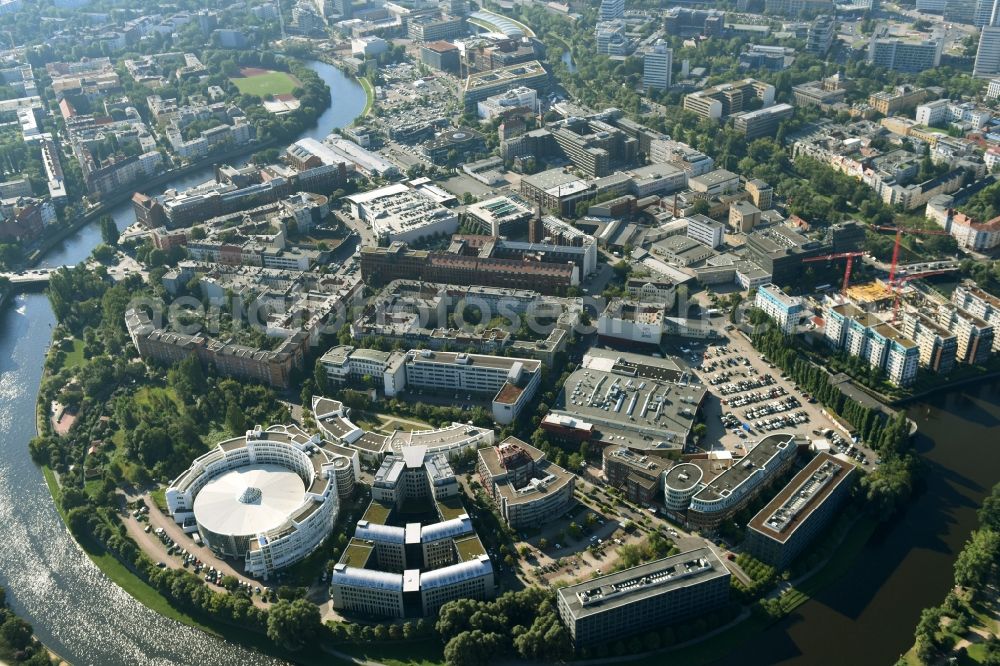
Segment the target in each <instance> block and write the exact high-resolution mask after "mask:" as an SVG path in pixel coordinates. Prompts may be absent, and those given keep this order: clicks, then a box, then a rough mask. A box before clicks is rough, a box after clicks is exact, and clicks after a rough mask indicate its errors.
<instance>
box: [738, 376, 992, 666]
mask: <svg viewBox="0 0 1000 666" xmlns="http://www.w3.org/2000/svg"><path fill="white" fill-rule="evenodd" d="M909 416H910V418H912V419H914V420H915V421H916V422H917V424H918V426H919V431H918V434H917V438H916V442H915V444H916V450H917V451H918V452H919V453H920V455H921V456H922V457H923V460H924V462H925V474H924V487H923V489H922V491H921V492H920V494H919V495H918V496H917V497H916V498H915V500H914V502H913V503H912V504H911V506H910V507H909V509H908V510H907V511H906V513H905V514H904V515H903V516H902V517H901V518H900V519H899V520H897V521H895V522H894V523H892V524H890V525H889V526H887V527H886V528H884V529H882V530H880V531H879V532H878V533H876V535H875V536H874V538H873V539H872V540H871V541H870V542H869V543H868V545H867V546H866V547H865V548H864V549H863V550H862V552H861V555H860V557H859V558H858V559H857V561H856V562H855V563H854V564H853V565H852V566H851V568H850V570H849V571H848V572H847V574H846V575H845V576H844V578H843V580H842V581H840V582H838V583H836V584H834V585H831V586H830V587H828V588H827V589H825V590H823V591H822V592H821V593H820V594H819V595H817V597H816V598H814V599H813V600H811V601H809V602H807V603H805V604H803V605H802V606H800V607H799V608H798V609H797V610H796V611H795V612H794V613H793V614H792V615H791V616H790V617H788V618H786V619H785V620H783V621H782V622H780V623H779V624H777V625H776V626H775V627H774V628H772V629H771V630H769V631H766V632H764V633H763V634H761V635H760V636H757V637H756V638H754V639H753V640H752V641H750V642H749V643H748V644H746V645H743V646H741V648H740V651H739V655H738V656H735V655H734V656H733V657H732V658H729V659H726V660H723V661H722V662H720V663H722V664H727V665H730V664H731V665H732V666H736V665H737V664H739V666H747V665H748V664H789V665H792V664H794V665H796V666H798V665H802V666H805V665H807V664H808V666H817V665H823V664H831V665H840V664H885V665H888V664H893V663H895V662H896V660H897V658H898V657H899V656H900V655H901V654H902V653H903V652H905V651H906V650H908V649H909V648H910V646H911V645H912V644H913V630H914V629H915V628H916V625H917V620H918V619H919V617H920V611H921V610H922V609H923V608H926V607H927V606H934V605H937V604H940V603H941V602H942V601H943V600H944V597H945V595H946V594H947V593H948V590H949V589H951V585H952V565H953V564H954V561H955V556H956V555H957V553H958V551H959V550H961V548H962V545H963V544H964V543H965V541H966V539H968V537H969V533H970V532H971V531H972V529H973V528H975V526H976V524H977V521H976V510H977V509H978V507H979V505H980V504H981V503H982V500H983V497H984V496H985V495H986V494H987V493H988V492H989V490H990V488H992V487H993V485H994V484H995V483H997V482H998V481H1000V441H998V440H997V432H1000V430H998V429H1000V385H998V384H993V385H988V384H986V385H981V386H978V387H972V388H969V389H966V390H962V391H956V392H955V393H951V394H942V395H939V396H937V397H934V398H932V399H930V400H928V401H927V402H925V403H921V404H918V405H915V406H914V407H913V408H912V409H910V412H909Z"/></svg>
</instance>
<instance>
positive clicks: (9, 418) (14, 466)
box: [0, 62, 365, 666]
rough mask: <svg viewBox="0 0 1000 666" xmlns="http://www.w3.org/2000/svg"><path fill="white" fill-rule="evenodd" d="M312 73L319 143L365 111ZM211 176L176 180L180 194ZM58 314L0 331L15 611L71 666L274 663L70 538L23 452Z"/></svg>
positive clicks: (66, 257) (1, 513) (10, 587)
mask: <svg viewBox="0 0 1000 666" xmlns="http://www.w3.org/2000/svg"><path fill="white" fill-rule="evenodd" d="M310 67H311V68H312V69H313V70H314V71H315V72H316V73H317V74H319V75H320V77H321V78H322V79H323V80H324V81H325V82H326V83H327V85H329V86H330V91H331V98H332V105H331V107H330V108H329V109H327V110H326V112H325V113H323V115H322V116H321V117H320V118H319V121H318V123H317V125H316V126H315V127H313V128H311V129H309V130H306V131H305V132H304V133H303V134H302V136H303V137H305V136H309V137H314V138H317V139H322V138H323V137H325V136H326V135H327V134H328V133H329V132H330V130H332V129H334V128H336V127H343V126H345V125H347V124H349V123H351V122H352V121H353V119H354V118H355V117H356V116H357V115H358V114H359V113H360V112H361V111H362V109H364V106H365V93H364V91H363V90H362V88H361V86H359V85H358V84H357V83H355V82H354V81H352V80H350V79H348V78H347V77H346V76H344V74H343V73H341V72H340V70H338V69H337V68H335V67H333V66H331V65H328V64H325V63H321V62H313V63H310ZM211 177H212V170H211V169H205V170H204V171H202V172H200V173H195V174H191V175H189V176H187V177H185V178H179V179H177V180H175V181H173V182H171V183H170V184H169V185H168V186H165V187H164V189H166V187H175V188H185V187H189V186H191V185H194V184H197V183H201V182H204V181H206V180H209V179H210V178H211ZM112 215H113V217H114V218H115V222H116V223H117V224H118V227H119V228H124V227H125V226H128V225H129V224H131V223H132V222H134V216H133V214H132V207H131V204H129V203H126V204H123V205H121V206H119V207H117V208H116V209H115V210H114V211H113V212H112ZM100 240H101V233H100V229H99V225H96V224H92V225H90V226H88V227H86V228H84V229H82V230H80V232H79V233H77V234H76V235H74V236H72V237H71V238H69V239H67V240H66V241H65V242H64V243H63V244H62V245H61V246H60V247H58V248H56V249H55V250H54V251H53V252H51V253H50V254H49V255H47V256H46V257H45V262H44V265H49V266H58V265H62V264H75V263H77V262H79V261H82V260H83V259H85V258H86V257H87V256H88V255H89V254H90V252H91V250H92V249H93V248H94V246H96V245H97V244H98V243H99V242H100ZM54 325H55V318H54V316H53V314H52V310H51V309H50V308H49V303H48V300H47V298H46V297H45V296H44V295H41V294H28V295H25V296H21V297H19V298H18V299H17V302H16V303H15V304H14V305H13V307H11V308H9V309H8V310H7V311H6V312H5V313H4V314H3V315H2V325H0V432H2V433H3V438H2V439H0V525H2V526H3V534H2V535H0V585H3V586H4V587H6V588H7V598H8V600H9V601H10V603H11V605H12V606H13V608H14V609H15V610H16V611H17V612H18V613H19V614H21V615H22V616H23V617H25V618H26V619H27V620H28V621H29V622H31V623H32V624H33V625H34V627H35V633H36V634H37V635H38V637H39V638H40V639H41V640H42V641H43V642H45V643H46V644H47V645H48V646H49V647H51V648H52V649H53V650H55V651H56V652H57V653H59V654H60V655H62V656H63V657H64V658H66V659H67V660H68V661H70V662H72V663H73V664H99V665H100V666H112V665H117V664H122V665H125V664H129V665H134V664H164V665H166V664H171V665H172V664H193V665H194V664H197V665H204V664H213V665H215V664H233V665H234V666H235V665H237V664H239V665H257V664H274V663H279V662H277V661H275V660H273V659H270V658H268V657H266V656H263V655H260V654H258V653H254V652H251V651H249V650H246V649H244V648H242V647H240V646H238V645H233V644H231V643H227V642H224V641H222V640H218V639H216V638H213V637H211V636H208V635H207V634H204V633H202V632H200V631H198V630H196V629H192V628H190V627H186V626H184V625H181V624H179V623H177V622H174V621H173V620H168V619H166V618H164V617H162V616H160V615H158V614H157V613H155V612H153V611H151V610H149V609H148V608H146V607H145V606H143V605H142V604H140V603H139V602H138V601H136V600H135V599H133V598H132V597H131V596H129V595H128V593H126V592H124V591H123V590H122V589H121V588H119V587H118V586H117V585H115V584H114V583H112V582H111V581H110V580H108V578H106V577H105V576H104V574H103V573H101V571H100V570H99V569H98V568H97V567H96V566H94V564H93V563H92V562H91V561H90V559H88V558H87V556H86V555H85V554H84V553H83V551H81V550H80V548H79V547H78V546H77V545H76V543H75V542H74V541H73V540H72V538H70V535H69V532H68V531H67V530H66V528H65V526H64V525H63V523H62V521H61V520H60V518H59V515H58V514H57V513H56V510H55V507H54V506H53V503H52V499H51V497H50V495H49V492H48V489H47V487H46V485H45V481H44V479H43V477H42V474H41V471H40V470H39V469H38V468H37V467H36V466H35V465H34V463H32V461H31V458H30V457H29V455H28V447H27V445H28V440H29V439H31V437H33V436H34V434H35V424H34V412H35V397H36V394H37V392H38V385H39V381H40V378H41V374H42V364H43V363H44V359H45V352H46V348H47V346H48V343H49V338H50V336H51V333H52V326H54Z"/></svg>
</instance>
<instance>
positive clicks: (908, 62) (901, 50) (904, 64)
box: [868, 33, 982, 76]
mask: <svg viewBox="0 0 1000 666" xmlns="http://www.w3.org/2000/svg"><path fill="white" fill-rule="evenodd" d="M877 35H878V33H876V34H875V35H873V36H872V38H871V42H869V44H868V62H869V63H870V64H872V65H876V66H877V67H885V68H887V69H892V70H896V71H897V72H907V73H913V74H916V73H918V72H922V71H924V70H925V69H933V68H934V67H937V66H939V65H940V64H941V48H942V44H943V40H942V39H924V40H919V41H917V40H908V39H902V38H899V37H880V36H877ZM980 50H982V40H980ZM977 62H978V58H977ZM978 75H979V74H977V76H978Z"/></svg>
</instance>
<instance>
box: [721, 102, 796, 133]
mask: <svg viewBox="0 0 1000 666" xmlns="http://www.w3.org/2000/svg"><path fill="white" fill-rule="evenodd" d="M794 111H795V110H794V109H793V108H792V106H791V104H775V105H774V106H769V107H767V108H766V109H757V110H756V111H744V112H742V113H737V114H735V115H734V116H733V129H735V130H736V131H737V132H739V133H741V134H743V135H744V136H745V137H746V140H747V141H753V140H754V139H759V138H761V137H764V136H768V137H773V136H774V135H775V133H776V132H777V131H778V126H779V125H780V124H781V122H782V121H784V120H788V119H789V118H791V117H792V113H793V112H794Z"/></svg>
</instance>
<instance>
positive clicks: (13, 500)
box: [0, 63, 1000, 666]
mask: <svg viewBox="0 0 1000 666" xmlns="http://www.w3.org/2000/svg"><path fill="white" fill-rule="evenodd" d="M312 67H313V69H314V70H315V71H316V72H317V73H318V74H319V75H320V76H321V77H322V78H323V79H324V80H325V81H326V83H327V84H328V85H329V86H330V89H331V92H332V98H333V106H332V107H331V108H330V109H328V110H327V111H326V112H325V113H324V114H323V115H322V117H321V118H320V120H319V123H318V126H317V127H315V128H313V129H311V130H308V131H306V132H305V133H304V134H303V136H311V137H315V138H323V137H324V136H326V134H327V133H328V132H329V131H330V130H331V129H332V128H334V127H340V126H344V125H346V124H348V123H350V122H351V121H352V120H353V118H354V117H355V116H356V115H357V114H358V113H359V112H360V111H361V110H362V109H363V108H364V104H365V95H364V92H363V91H362V89H361V88H360V86H358V85H357V84H355V83H353V82H352V81H350V80H349V79H347V78H346V77H345V76H344V75H343V74H341V72H340V71H338V70H337V69H335V68H333V67H331V66H329V65H325V64H322V63H313V64H312ZM209 178H211V170H205V171H204V172H202V173H199V174H194V175H191V176H189V177H187V178H182V179H178V180H177V181H175V182H173V183H171V184H170V186H171V187H177V188H184V187H187V186H190V185H193V184H196V183H199V182H203V181H205V180H207V179H209ZM113 215H114V218H115V220H116V222H117V223H118V226H119V227H124V226H126V225H128V224H129V223H131V222H132V212H131V207H130V206H129V205H127V204H126V205H123V206H120V207H119V208H118V209H116V210H115V211H114V213H113ZM99 242H100V230H99V229H98V227H97V225H91V226H89V227H87V228H85V229H83V230H81V231H80V232H79V233H78V234H76V235H75V236H73V237H72V238H70V239H68V240H67V241H66V242H65V243H64V244H63V246H62V247H60V248H58V249H57V250H55V251H54V252H52V253H51V254H50V255H49V256H48V257H46V262H45V263H46V264H47V265H60V264H66V263H76V262H79V261H81V260H83V259H84V258H86V257H87V255H88V254H89V253H90V251H91V250H92V249H93V247H94V246H95V245H97V243H99ZM2 316H3V322H2V326H0V432H2V433H3V434H4V437H3V438H2V440H0V525H2V526H3V528H4V529H3V534H2V538H0V584H2V585H4V586H5V587H6V588H7V590H8V598H9V599H10V601H11V605H12V606H13V607H14V609H15V610H16V611H17V612H18V613H20V614H22V615H23V616H24V617H26V618H27V619H28V620H29V621H30V622H31V623H32V624H33V625H34V626H35V631H36V633H37V634H38V636H39V637H40V638H41V639H42V640H43V641H44V642H45V643H47V644H48V645H49V646H50V647H52V649H54V650H55V651H57V652H58V653H60V654H62V655H63V656H64V657H65V658H66V659H68V660H70V661H71V662H73V663H74V664H98V665H100V666H105V665H118V664H123V665H124V664H130V665H131V664H164V665H166V664H192V665H195V664H197V665H199V666H201V665H203V664H213V665H215V664H233V665H236V664H240V665H244V664H246V665H257V664H272V663H277V662H275V661H274V660H272V659H269V658H267V657H265V656H262V655H259V654H257V653H253V652H250V651H248V650H246V649H244V648H242V647H240V646H237V645H232V644H229V643H226V642H223V641H221V640H217V639H215V638H212V637H210V636H207V635H205V634H203V633H201V632H199V631H197V630H195V629H191V628H188V627H185V626H183V625H180V624H178V623H176V622H173V621H171V620H168V619H166V618H163V617H161V616H160V615H158V614H156V613H154V612H153V611H151V610H149V609H147V608H146V607H145V606H143V605H141V604H140V603H139V602H137V601H135V600H134V599H133V598H132V597H130V596H129V595H128V594H127V593H125V592H124V591H122V590H121V589H120V588H118V587H117V586H116V585H115V584H114V583H112V582H111V581H109V580H108V579H107V578H105V576H104V575H103V574H102V573H101V572H100V570H98V569H97V568H96V567H95V566H94V565H93V564H92V563H91V561H90V560H89V559H88V558H87V557H86V555H85V554H84V553H83V552H82V551H81V550H80V549H79V548H78V547H77V546H76V544H75V543H74V542H73V540H72V539H71V538H70V536H69V533H68V531H67V530H66V528H65V527H64V526H63V524H62V521H61V520H60V519H59V516H58V514H57V513H56V511H55V508H54V507H53V504H52V500H51V498H50V497H49V493H48V490H47V488H46V486H45V482H44V480H43V478H42V475H41V472H40V471H39V470H38V468H37V467H35V465H34V464H33V463H32V462H31V459H30V457H29V456H28V448H27V443H28V440H29V439H30V438H31V437H32V436H33V435H34V406H35V395H36V393H37V390H38V383H39V379H40V377H41V372H42V363H43V361H44V356H45V349H46V346H47V344H48V341H49V337H50V333H51V326H52V325H54V323H55V322H54V318H53V316H52V311H51V310H50V309H49V304H48V301H47V299H46V298H45V297H44V296H42V295H37V294H31V295H27V296H22V297H20V298H18V301H17V303H16V304H15V307H14V308H11V309H10V310H8V311H7V312H6V313H5V314H3V315H2ZM910 416H911V417H912V418H914V419H916V420H917V422H918V423H919V424H920V431H921V433H920V435H919V436H918V437H919V439H918V443H917V448H918V450H919V452H920V453H921V454H922V455H923V457H924V460H925V461H926V462H927V468H928V475H927V483H926V489H925V490H924V492H923V493H922V494H921V495H920V496H919V497H918V498H917V499H916V500H915V502H914V504H913V506H911V507H910V509H909V511H908V512H907V513H906V514H905V515H904V516H903V517H902V519H900V520H899V521H898V522H897V523H895V524H894V525H892V526H890V527H889V528H887V529H886V530H884V532H882V533H880V534H878V535H876V537H875V538H874V539H873V540H872V542H871V543H870V544H869V545H868V546H867V547H866V548H865V549H864V550H863V552H862V555H861V557H860V558H859V559H858V561H857V562H856V563H855V564H854V565H853V566H852V568H851V569H850V571H849V572H848V574H847V576H846V577H845V579H844V580H843V581H841V582H840V583H839V584H834V585H832V586H830V588H829V589H827V590H825V591H823V592H822V593H821V594H820V595H818V596H817V598H816V599H814V600H813V601H810V602H809V603H807V604H805V605H803V606H802V607H801V608H799V609H798V610H797V611H796V613H795V614H793V616H792V617H790V618H788V619H786V620H785V621H783V622H781V623H779V624H778V625H776V626H775V627H774V628H773V629H771V630H769V631H767V632H765V633H764V634H762V635H761V636H758V637H756V638H755V639H753V640H752V641H750V643H749V644H748V645H742V646H739V647H738V648H737V652H738V654H734V655H733V656H732V657H731V658H730V659H727V660H724V663H732V664H734V665H735V664H739V665H740V666H747V665H749V664H803V665H805V664H808V665H810V666H813V665H815V664H838V665H839V664H844V663H859V664H890V663H893V662H894V661H895V659H896V657H897V656H898V655H899V654H900V653H901V652H902V651H904V650H906V649H907V648H908V647H909V645H910V643H911V640H912V635H913V629H914V627H915V625H916V621H917V618H918V616H919V613H920V610H921V609H922V608H923V607H925V606H929V605H932V604H937V603H940V601H941V600H942V599H943V598H944V595H945V594H946V592H947V590H948V588H949V585H950V580H951V566H952V563H953V562H954V558H955V554H956V553H957V551H958V550H959V549H960V548H961V546H962V543H963V542H964V541H965V539H966V538H967V537H968V534H969V532H970V530H971V529H972V528H973V526H974V525H975V509H976V507H977V506H978V504H979V503H980V502H981V501H982V498H983V495H984V494H985V493H986V492H987V491H988V489H989V488H990V487H991V486H992V485H993V484H994V483H996V482H997V481H998V480H1000V443H998V441H997V437H996V433H997V432H998V431H1000V388H998V387H997V386H982V387H978V388H973V389H969V390H966V391H963V392H956V393H954V394H951V395H946V396H941V397H938V398H935V399H933V400H930V401H928V403H927V404H923V405H919V406H916V407H914V408H913V410H912V411H911V414H910ZM845 638H848V640H844V639H845Z"/></svg>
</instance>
